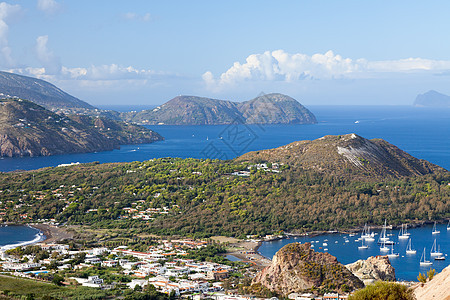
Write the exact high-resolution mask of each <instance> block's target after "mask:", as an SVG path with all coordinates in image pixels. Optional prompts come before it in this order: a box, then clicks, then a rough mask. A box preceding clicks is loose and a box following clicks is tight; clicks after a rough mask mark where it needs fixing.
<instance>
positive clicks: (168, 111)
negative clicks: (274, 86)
mask: <svg viewBox="0 0 450 300" xmlns="http://www.w3.org/2000/svg"><path fill="white" fill-rule="evenodd" d="M121 117H122V118H123V119H125V120H128V121H132V122H136V123H138V124H155V125H158V124H160V125H163V124H164V125H219V124H234V123H237V124H315V123H317V120H316V117H315V116H314V115H313V113H311V112H310V111H309V110H308V109H307V108H306V107H304V106H303V105H301V104H300V103H299V102H298V101H297V100H295V99H293V98H291V97H289V96H286V95H282V94H268V95H263V96H259V97H257V98H255V99H252V100H249V101H245V102H241V103H238V102H232V101H226V100H218V99H211V98H204V97H197V96H178V97H175V98H173V99H172V100H170V101H168V102H166V103H164V104H163V105H161V106H158V107H156V108H155V109H152V110H143V111H140V112H128V113H122V114H121Z"/></svg>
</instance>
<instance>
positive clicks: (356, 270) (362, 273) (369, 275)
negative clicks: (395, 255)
mask: <svg viewBox="0 0 450 300" xmlns="http://www.w3.org/2000/svg"><path fill="white" fill-rule="evenodd" d="M345 267H346V268H347V269H349V270H350V272H352V273H353V274H354V275H355V276H356V277H358V278H359V279H361V280H362V281H363V282H364V284H365V285H368V284H371V283H374V282H375V281H378V280H382V281H395V269H394V267H392V265H391V263H390V262H389V258H388V257H387V256H371V257H369V258H368V259H366V260H362V259H360V260H358V261H356V262H354V263H351V264H348V265H345Z"/></svg>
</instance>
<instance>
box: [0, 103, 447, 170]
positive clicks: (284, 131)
mask: <svg viewBox="0 0 450 300" xmlns="http://www.w3.org/2000/svg"><path fill="white" fill-rule="evenodd" d="M309 108H310V110H311V111H312V112H313V113H314V114H315V115H316V117H317V119H318V121H319V124H315V125H265V126H258V125H250V126H249V125H217V126H157V125H155V126H147V127H148V128H150V129H152V130H155V131H156V132H158V133H160V134H161V135H162V136H164V137H165V139H166V140H165V141H162V142H156V143H152V144H145V145H127V146H122V147H121V149H119V150H113V151H104V152H98V153H82V154H67V155H55V156H47V157H23V158H3V159H0V172H9V171H14V170H32V169H38V168H43V167H55V166H57V165H59V164H67V163H72V162H80V163H85V162H93V161H98V162H100V163H106V162H131V161H144V160H148V159H152V158H159V157H181V158H187V157H193V158H221V159H232V158H234V157H236V156H239V155H242V154H244V153H245V152H248V151H254V150H261V149H269V148H275V147H279V146H282V145H285V144H288V143H291V142H294V141H299V140H313V139H317V138H320V137H322V136H324V135H339V134H346V133H356V134H359V135H361V136H363V137H365V138H382V139H385V140H386V141H388V142H390V143H392V144H394V145H396V146H398V147H399V148H401V149H403V150H405V151H406V152H408V153H410V154H411V155H413V156H415V157H417V158H421V159H426V160H428V161H430V162H433V163H435V164H438V165H440V166H441V167H444V168H446V169H447V170H449V169H450V109H430V108H417V107H411V106H311V107H309Z"/></svg>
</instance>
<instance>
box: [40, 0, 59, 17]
mask: <svg viewBox="0 0 450 300" xmlns="http://www.w3.org/2000/svg"><path fill="white" fill-rule="evenodd" d="M37 8H38V9H39V10H40V11H43V12H45V13H46V14H54V13H56V12H58V11H59V10H60V9H61V5H60V4H59V3H58V2H56V1H55V0H38V2H37Z"/></svg>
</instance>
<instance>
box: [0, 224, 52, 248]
mask: <svg viewBox="0 0 450 300" xmlns="http://www.w3.org/2000/svg"><path fill="white" fill-rule="evenodd" d="M44 239H45V236H43V235H42V234H41V231H40V230H38V229H36V228H32V227H29V226H12V225H9V226H6V227H5V226H4V225H2V226H1V227H0V250H5V249H12V248H15V247H18V246H24V245H28V244H32V243H37V242H40V241H42V240H44Z"/></svg>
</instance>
